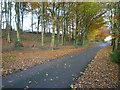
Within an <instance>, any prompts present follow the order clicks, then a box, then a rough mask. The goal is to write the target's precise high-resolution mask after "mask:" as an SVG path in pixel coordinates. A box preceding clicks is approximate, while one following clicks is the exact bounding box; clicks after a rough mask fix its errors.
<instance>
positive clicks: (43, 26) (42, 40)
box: [41, 2, 45, 47]
mask: <svg viewBox="0 0 120 90" xmlns="http://www.w3.org/2000/svg"><path fill="white" fill-rule="evenodd" d="M44 9H45V7H44V2H42V21H41V22H42V30H41V46H42V47H44V29H45V22H44Z"/></svg>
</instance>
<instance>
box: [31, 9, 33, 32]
mask: <svg viewBox="0 0 120 90" xmlns="http://www.w3.org/2000/svg"><path fill="white" fill-rule="evenodd" d="M31 28H32V32H33V11H32V12H31Z"/></svg>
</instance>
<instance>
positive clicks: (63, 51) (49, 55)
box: [2, 45, 95, 76]
mask: <svg viewBox="0 0 120 90" xmlns="http://www.w3.org/2000/svg"><path fill="white" fill-rule="evenodd" d="M94 46H95V45H91V46H86V47H79V48H73V46H61V48H60V49H56V50H54V51H52V50H41V49H34V48H33V49H30V50H12V51H10V50H9V51H4V52H2V69H3V70H2V75H3V76H5V75H8V74H10V73H13V72H16V71H21V70H26V69H27V68H30V67H33V66H35V65H38V64H42V63H44V62H46V61H50V60H54V59H55V58H58V57H62V56H65V55H68V54H72V53H77V52H80V51H82V50H85V49H87V48H91V47H94Z"/></svg>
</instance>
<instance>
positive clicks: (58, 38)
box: [56, 10, 60, 47]
mask: <svg viewBox="0 0 120 90" xmlns="http://www.w3.org/2000/svg"><path fill="white" fill-rule="evenodd" d="M59 13H60V11H59V10H58V12H57V14H58V16H57V44H56V47H58V45H59V43H60V25H59Z"/></svg>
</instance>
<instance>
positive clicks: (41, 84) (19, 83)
mask: <svg viewBox="0 0 120 90" xmlns="http://www.w3.org/2000/svg"><path fill="white" fill-rule="evenodd" d="M106 45H108V43H104V44H100V45H98V46H96V47H93V48H89V49H87V50H85V51H82V52H79V53H76V54H72V55H67V56H64V57H61V58H58V59H56V60H52V61H49V62H46V63H44V64H40V65H37V66H34V67H33V68H29V69H27V70H25V71H20V72H16V73H13V74H11V75H8V76H6V77H2V85H3V88H69V87H70V85H71V84H72V83H73V82H74V81H75V80H76V78H78V76H80V75H81V74H82V72H83V71H84V69H85V68H86V67H87V65H88V64H89V63H90V62H91V60H92V59H93V58H94V57H95V55H96V53H97V52H98V51H99V50H100V49H101V48H102V47H105V46H106Z"/></svg>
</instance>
